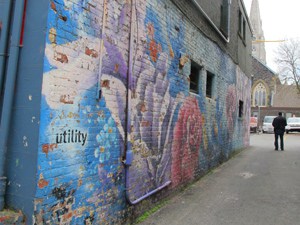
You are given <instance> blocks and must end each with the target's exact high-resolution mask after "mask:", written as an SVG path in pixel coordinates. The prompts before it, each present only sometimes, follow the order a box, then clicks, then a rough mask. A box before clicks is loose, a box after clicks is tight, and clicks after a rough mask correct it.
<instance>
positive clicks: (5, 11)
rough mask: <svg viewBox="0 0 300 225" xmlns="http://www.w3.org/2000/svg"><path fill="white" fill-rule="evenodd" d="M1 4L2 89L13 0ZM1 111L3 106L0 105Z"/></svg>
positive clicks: (0, 86)
mask: <svg viewBox="0 0 300 225" xmlns="http://www.w3.org/2000/svg"><path fill="white" fill-rule="evenodd" d="M0 5H1V6H2V9H1V11H2V17H1V18H0V19H2V21H0V23H1V25H2V28H1V30H0V40H1V41H0V90H2V84H3V81H4V68H5V61H6V57H7V40H8V32H9V29H8V28H9V22H10V20H9V18H10V11H11V5H12V0H1V3H0ZM0 112H1V107H0Z"/></svg>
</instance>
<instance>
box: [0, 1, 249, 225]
mask: <svg viewBox="0 0 300 225" xmlns="http://www.w3.org/2000/svg"><path fill="white" fill-rule="evenodd" d="M4 6H5V7H3V8H1V10H3V9H6V8H7V9H12V10H9V11H7V12H9V13H8V16H9V17H10V19H9V20H6V19H5V18H4V19H3V18H1V20H2V28H1V29H3V30H4V29H6V28H7V30H8V32H1V36H2V37H1V42H2V41H3V40H8V37H10V38H11V40H12V42H8V41H5V44H6V46H7V47H6V48H5V49H6V51H7V53H8V55H9V57H7V58H5V59H3V62H4V64H5V68H4V69H3V71H1V78H4V79H3V85H2V94H1V146H0V147H1V152H0V153H1V154H2V155H1V157H0V158H1V159H2V161H1V168H0V169H1V174H0V175H1V179H2V180H1V182H2V184H4V185H5V187H6V190H5V192H4V194H3V196H1V198H2V202H4V203H5V207H9V208H13V209H16V210H21V211H22V212H23V214H24V218H26V222H25V223H26V224H92V223H94V224H127V223H130V222H132V220H134V219H135V218H136V217H137V216H138V215H139V214H141V213H142V212H143V211H144V210H146V209H149V207H151V206H153V205H154V204H155V202H157V201H158V199H163V198H164V197H166V196H168V195H170V194H171V193H172V192H174V191H176V190H178V189H179V188H180V187H182V186H184V185H186V184H188V183H190V182H192V181H193V180H195V179H197V178H199V177H200V176H203V175H204V174H205V173H207V172H208V171H209V170H210V169H212V168H214V167H216V166H217V165H219V164H220V163H222V162H224V161H226V160H227V159H228V158H229V157H230V156H231V155H232V154H234V153H235V152H237V151H239V150H241V149H243V148H245V147H247V146H248V145H249V118H250V105H251V96H250V91H251V76H250V75H251V29H250V26H249V21H248V18H247V15H246V13H245V7H244V4H243V2H242V1H240V0H233V1H229V0H218V1H213V4H212V2H211V1H209V0H203V1H200V0H194V1H182V0H151V1H148V0H147V1H136V0H131V1H109V0H86V1H81V0H72V1H71V0H55V1H31V0H27V1H25V0H20V1H7V2H6V4H5V5H4ZM20 40H21V41H20ZM12 56H14V57H12ZM13 68H17V70H13ZM14 77H15V79H13V78H14ZM3 121H8V122H9V124H8V125H6V124H5V123H4V122H3ZM2 126H3V128H2ZM24 193H26V194H24Z"/></svg>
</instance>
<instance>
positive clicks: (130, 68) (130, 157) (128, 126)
mask: <svg viewBox="0 0 300 225" xmlns="http://www.w3.org/2000/svg"><path fill="white" fill-rule="evenodd" d="M135 6H136V2H135V0H131V18H130V37H129V39H130V40H129V56H128V57H129V59H128V64H129V66H128V74H127V112H126V117H127V121H126V135H125V136H126V158H125V161H124V164H125V180H126V181H125V182H126V184H125V186H126V199H127V201H128V202H129V204H131V205H134V204H137V203H139V202H140V201H142V200H144V199H145V198H148V197H149V196H150V195H153V194H155V193H156V192H158V191H160V190H162V189H163V188H165V187H167V186H168V185H170V184H171V181H166V182H165V183H164V184H162V185H161V186H159V187H157V188H156V189H154V190H152V191H150V192H148V193H146V194H145V195H143V196H141V197H140V198H138V199H135V200H134V201H133V200H131V198H130V193H129V189H128V187H129V176H130V174H129V167H130V166H131V163H132V161H133V157H134V155H133V151H132V145H131V137H130V134H131V111H130V109H131V94H132V93H131V90H132V88H133V87H132V76H133V64H134V60H133V49H134V43H135V41H134V34H135V33H136V32H135V30H134V26H133V23H134V21H137V19H136V18H135V16H136V12H135V10H136V8H135Z"/></svg>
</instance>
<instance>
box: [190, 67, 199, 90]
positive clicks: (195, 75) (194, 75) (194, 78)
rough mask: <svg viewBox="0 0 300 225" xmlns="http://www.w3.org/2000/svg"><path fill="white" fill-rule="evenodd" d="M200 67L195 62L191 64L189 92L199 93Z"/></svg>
mask: <svg viewBox="0 0 300 225" xmlns="http://www.w3.org/2000/svg"><path fill="white" fill-rule="evenodd" d="M200 70H201V67H200V66H199V65H198V64H196V63H195V62H192V63H191V74H190V92H193V93H196V94H198V93H199V76H200Z"/></svg>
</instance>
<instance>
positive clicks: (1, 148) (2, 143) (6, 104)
mask: <svg viewBox="0 0 300 225" xmlns="http://www.w3.org/2000/svg"><path fill="white" fill-rule="evenodd" d="M25 3H26V0H18V1H15V5H14V10H13V19H12V23H11V24H12V32H11V39H10V46H9V58H8V60H7V70H6V73H5V77H6V79H5V84H4V87H5V90H4V95H3V107H2V113H1V120H0V178H2V179H0V182H1V184H0V186H2V187H3V186H5V185H6V177H5V176H4V169H5V161H6V152H7V141H8V137H9V135H8V134H9V127H10V121H11V114H12V107H13V100H14V92H15V82H16V77H17V72H18V62H19V52H20V38H21V36H22V30H23V25H24V24H23V23H24V21H23V19H24V13H25V6H26V4H25ZM1 202H2V205H0V206H1V208H0V210H2V209H3V207H4V204H3V203H4V195H1V196H0V203H1Z"/></svg>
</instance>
